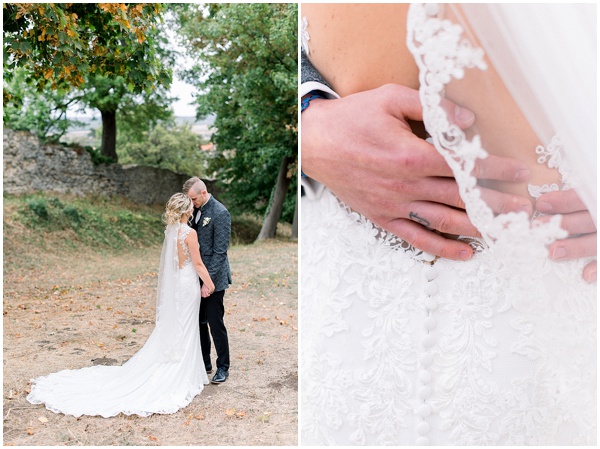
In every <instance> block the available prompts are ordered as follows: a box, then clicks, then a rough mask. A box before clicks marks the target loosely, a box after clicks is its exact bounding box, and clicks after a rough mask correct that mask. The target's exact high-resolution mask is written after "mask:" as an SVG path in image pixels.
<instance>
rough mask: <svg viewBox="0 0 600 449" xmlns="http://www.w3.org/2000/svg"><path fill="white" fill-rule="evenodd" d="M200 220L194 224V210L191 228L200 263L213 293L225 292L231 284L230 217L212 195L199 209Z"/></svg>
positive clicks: (195, 211) (196, 211)
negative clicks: (212, 285) (228, 257)
mask: <svg viewBox="0 0 600 449" xmlns="http://www.w3.org/2000/svg"><path fill="white" fill-rule="evenodd" d="M200 212H201V214H200V220H198V223H196V215H197V214H198V210H197V209H196V210H194V216H193V218H192V228H194V229H195V230H196V232H197V233H198V243H199V244H200V254H201V255H202V262H204V265H206V268H207V269H208V273H209V274H210V278H211V279H212V281H213V282H214V284H215V291H221V290H225V289H227V288H228V287H229V284H231V282H232V281H231V270H230V268H229V260H228V259H227V248H228V247H229V237H230V234H231V215H229V211H228V210H227V209H226V208H225V206H223V204H221V203H220V202H218V201H217V200H216V199H215V198H214V197H213V196H212V195H211V196H210V199H209V200H208V201H207V202H206V204H204V205H203V206H202V207H201V208H200Z"/></svg>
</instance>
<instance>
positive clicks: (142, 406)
mask: <svg viewBox="0 0 600 449" xmlns="http://www.w3.org/2000/svg"><path fill="white" fill-rule="evenodd" d="M190 230H191V228H190V227H189V226H187V225H186V224H180V223H177V224H174V225H169V226H167V229H166V230H165V241H164V243H163V249H162V255H161V261H160V269H159V276H158V292H157V309H156V327H155V329H154V331H153V332H152V334H151V335H150V337H149V338H148V341H147V342H146V344H145V345H144V346H143V347H142V349H140V350H139V351H138V352H137V353H136V354H135V355H134V356H133V357H132V358H131V359H129V360H128V361H127V362H126V363H125V364H123V365H122V366H91V367H87V368H82V369H78V370H65V371H60V372H57V373H53V374H49V375H47V376H43V377H38V378H37V379H33V380H32V388H31V393H30V394H29V395H28V396H27V400H28V401H29V402H31V403H32V404H45V405H46V408H47V409H48V410H51V411H53V412H56V413H64V414H67V415H73V416H75V417H79V416H81V415H92V416H94V415H100V416H102V417H104V418H109V417H111V416H116V415H118V414H119V413H124V414H126V415H134V414H135V415H139V416H149V415H151V414H153V413H175V412H176V411H177V410H179V409H181V408H183V407H185V406H187V405H188V404H189V403H190V402H191V401H192V399H193V398H194V397H195V396H196V395H197V394H199V393H200V392H201V391H202V390H203V388H204V385H207V384H208V377H207V374H206V371H205V369H204V363H203V362H202V354H201V350H200V334H199V330H198V329H199V327H198V319H199V310H200V284H199V281H198V275H197V273H196V271H195V270H194V267H193V265H192V260H191V258H190V254H189V250H188V248H187V245H185V243H184V240H185V238H186V237H187V235H188V233H189V232H190Z"/></svg>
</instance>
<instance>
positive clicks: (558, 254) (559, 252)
mask: <svg viewBox="0 0 600 449" xmlns="http://www.w3.org/2000/svg"><path fill="white" fill-rule="evenodd" d="M566 255H567V250H566V249H565V248H564V247H563V246H557V247H556V248H554V251H552V258H553V259H562V258H563V257H565V256H566Z"/></svg>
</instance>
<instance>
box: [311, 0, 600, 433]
mask: <svg viewBox="0 0 600 449" xmlns="http://www.w3.org/2000/svg"><path fill="white" fill-rule="evenodd" d="M302 16H303V27H304V28H303V37H304V38H303V40H304V41H305V42H306V43H309V45H310V52H309V54H308V57H309V59H310V61H311V63H312V64H313V65H314V66H315V68H317V69H318V70H319V72H320V73H321V74H322V75H323V77H324V78H325V79H326V80H328V82H329V84H330V85H331V88H332V89H333V90H334V91H335V92H337V93H339V94H340V95H341V96H342V97H349V96H351V95H353V94H355V93H357V92H361V91H363V90H366V89H375V88H378V87H379V86H383V85H385V84H386V83H390V82H393V83H398V84H402V85H404V86H408V87H415V88H418V89H419V95H420V99H421V104H422V107H423V122H424V125H425V128H426V132H427V135H426V136H424V137H428V140H429V141H431V142H432V143H433V144H434V145H435V147H436V149H437V150H438V152H439V153H440V154H442V155H443V156H444V158H445V160H446V162H447V164H448V165H449V166H450V167H451V168H452V171H453V174H454V177H455V179H456V182H457V183H458V186H459V190H460V195H461V198H462V200H463V201H464V204H465V209H466V210H467V213H468V215H469V218H470V220H471V222H472V223H473V225H474V226H475V227H476V230H477V233H476V235H471V236H454V238H456V239H458V240H461V241H463V242H466V243H468V244H469V245H471V247H472V248H473V250H474V256H473V257H472V258H471V259H470V260H468V261H462V262H461V261H454V260H449V259H441V258H438V257H435V256H432V255H430V254H427V253H424V252H422V251H419V250H418V249H416V248H414V247H413V246H411V245H409V244H408V243H407V242H405V241H402V240H400V239H399V238H398V237H396V236H394V235H393V234H391V233H390V232H387V231H385V230H383V229H381V228H380V227H378V226H376V225H374V224H373V223H372V222H371V221H369V220H368V219H366V218H365V217H364V216H362V215H360V214H359V213H357V212H355V211H353V210H351V209H350V208H349V207H348V206H347V205H345V204H343V203H341V202H340V201H339V200H338V199H337V198H336V197H335V196H334V195H333V194H332V193H331V192H330V191H329V190H327V189H323V188H322V187H317V188H315V187H314V186H315V184H314V183H306V184H305V185H304V187H305V189H307V190H308V191H309V192H308V193H309V194H308V195H306V196H305V197H304V198H303V200H302V201H303V202H302V209H301V211H302V221H301V223H302V241H301V245H302V246H301V254H302V257H301V261H302V271H301V273H302V279H301V285H302V289H301V303H300V304H301V314H302V320H301V323H302V328H301V348H302V352H301V390H300V391H301V397H300V400H301V409H300V410H301V429H300V432H301V444H309V445H323V444H328V445H330V444H342V445H348V444H357V445H358V444H360V445H364V444H367V445H375V444H377V445H398V444H402V445H414V444H418V445H428V444H434V445H549V444H551V445H555V444H570V445H572V444H585V445H595V444H596V286H595V285H590V284H587V283H586V282H584V280H583V279H582V271H583V269H584V267H587V266H589V264H590V263H591V262H592V261H593V260H594V259H595V258H590V257H587V258H584V259H579V260H568V261H559V260H553V259H556V257H553V258H550V257H548V248H554V252H556V248H557V247H556V242H559V241H561V240H562V239H565V238H567V237H572V238H573V239H579V240H577V241H579V242H582V244H583V245H586V246H587V250H588V252H589V253H595V245H596V234H595V232H596V231H595V208H596V156H595V153H596V115H595V114H596V105H595V99H596V95H595V85H596V77H595V58H596V49H595V17H596V10H595V5H571V4H569V5H556V4H552V5H549V4H544V5H521V4H518V5H504V4H502V5H497V4H485V5H481V4H461V5H450V4H448V5H436V4H414V5H410V6H408V5H391V4H386V5H356V4H353V5H315V4H305V5H303V7H302ZM588 30H591V31H592V33H591V35H588V34H586V31H588ZM590 38H591V39H590ZM305 51H306V49H305ZM381 89H383V90H382V92H383V93H385V92H391V88H390V87H389V86H384V87H383V88H381ZM386 89H388V90H386ZM446 100H451V101H452V102H454V103H456V104H459V105H461V106H463V107H466V108H468V109H469V110H471V111H473V112H474V113H475V122H474V124H473V125H472V126H470V127H468V128H466V129H461V128H459V127H458V126H456V125H455V124H454V120H453V117H450V116H448V115H447V114H446V110H445V109H444V102H445V101H446ZM322 101H323V100H322ZM326 101H338V100H326ZM340 101H341V100H340ZM308 110H309V111H310V108H309V109H308ZM303 114H305V113H303ZM303 132H304V131H303ZM303 150H304V149H303ZM489 155H494V156H502V157H510V158H515V159H518V160H519V161H521V162H522V163H524V164H526V165H527V166H528V168H529V170H530V172H531V176H530V177H529V179H528V182H524V183H505V182H498V181H485V182H484V181H482V180H478V179H477V177H476V173H475V170H474V167H476V164H477V161H478V160H481V159H484V158H486V157H488V156H489ZM359 182H364V180H361V181H359ZM573 188H575V189H576V191H577V193H578V195H579V196H580V197H581V199H582V200H583V202H584V203H585V206H586V208H587V209H589V211H590V212H591V215H592V217H593V221H592V220H591V219H588V218H581V219H580V220H581V222H586V223H587V224H585V225H584V224H582V225H580V228H579V230H578V231H576V232H572V234H578V235H577V236H573V235H571V236H569V235H568V234H569V233H568V232H566V231H565V229H564V228H566V227H570V228H572V223H571V222H570V220H572V217H566V216H565V218H564V220H562V218H563V217H561V216H560V215H553V216H550V215H545V214H544V212H545V211H544V210H542V208H541V207H539V208H537V209H536V206H537V205H538V203H537V202H536V199H537V198H539V197H541V196H542V195H544V194H548V193H549V192H556V191H565V192H566V191H568V189H573ZM311 189H313V190H312V191H310V190H311ZM506 193H510V194H515V195H519V196H521V197H525V198H528V201H529V202H530V204H531V205H532V207H533V212H532V213H528V212H527V211H520V212H518V211H512V212H506V211H501V210H498V209H497V208H496V207H494V203H495V199H496V198H497V195H498V194H506ZM589 215H590V214H589V213H587V212H586V213H583V214H580V215H579V216H578V217H580V216H585V217H589ZM420 218H421V219H422V220H425V219H427V218H428V217H424V216H421V217H420ZM576 218H577V217H576ZM586 220H587V221H586ZM422 223H425V221H422ZM590 227H591V228H592V230H590ZM579 234H581V236H579ZM554 256H556V254H554Z"/></svg>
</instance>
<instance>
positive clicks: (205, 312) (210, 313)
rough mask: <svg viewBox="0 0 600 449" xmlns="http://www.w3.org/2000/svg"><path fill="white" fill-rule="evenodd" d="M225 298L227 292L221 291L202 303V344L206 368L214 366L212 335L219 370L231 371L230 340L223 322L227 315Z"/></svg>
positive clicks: (203, 299)
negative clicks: (211, 357)
mask: <svg viewBox="0 0 600 449" xmlns="http://www.w3.org/2000/svg"><path fill="white" fill-rule="evenodd" d="M224 296H225V290H221V291H218V292H213V294H212V295H210V296H209V297H208V298H202V302H201V303H200V344H201V345H202V358H203V359H204V366H205V367H209V366H212V365H211V362H210V347H211V346H210V335H212V338H213V342H214V343H215V350H216V351H217V368H225V369H226V370H229V339H228V337H227V329H226V328H225V322H224V321H223V316H224V315H225V306H224V305H223V298H224ZM209 327H210V335H209Z"/></svg>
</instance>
